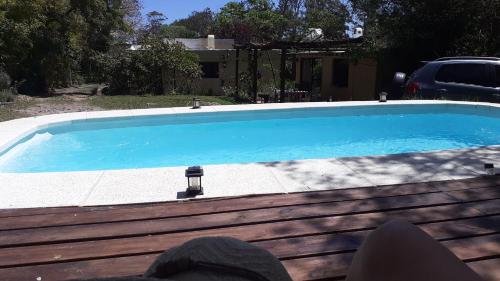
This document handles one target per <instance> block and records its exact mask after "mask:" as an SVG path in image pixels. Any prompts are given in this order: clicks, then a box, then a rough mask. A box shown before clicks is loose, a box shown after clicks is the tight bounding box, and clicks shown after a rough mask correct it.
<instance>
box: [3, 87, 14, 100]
mask: <svg viewBox="0 0 500 281" xmlns="http://www.w3.org/2000/svg"><path fill="white" fill-rule="evenodd" d="M14 98H15V96H14V93H13V92H12V90H10V89H3V90H0V103H2V102H13V101H14Z"/></svg>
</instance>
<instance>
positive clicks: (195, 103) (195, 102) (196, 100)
mask: <svg viewBox="0 0 500 281" xmlns="http://www.w3.org/2000/svg"><path fill="white" fill-rule="evenodd" d="M198 108H201V100H200V99H199V98H193V109H198Z"/></svg>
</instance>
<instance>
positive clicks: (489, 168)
mask: <svg viewBox="0 0 500 281" xmlns="http://www.w3.org/2000/svg"><path fill="white" fill-rule="evenodd" d="M484 170H485V171H486V174H488V175H489V176H494V175H495V165H493V163H486V164H484Z"/></svg>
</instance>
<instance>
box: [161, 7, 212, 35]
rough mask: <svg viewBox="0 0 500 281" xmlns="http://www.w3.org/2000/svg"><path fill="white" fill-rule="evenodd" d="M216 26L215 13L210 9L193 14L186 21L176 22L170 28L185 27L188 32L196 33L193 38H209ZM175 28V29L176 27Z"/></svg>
mask: <svg viewBox="0 0 500 281" xmlns="http://www.w3.org/2000/svg"><path fill="white" fill-rule="evenodd" d="M213 25H214V13H213V12H212V10H210V9H209V8H206V9H205V10H203V11H199V12H197V11H195V12H192V13H191V15H189V16H188V17H187V18H185V19H180V20H176V21H174V22H173V23H172V24H171V25H170V27H172V28H173V29H174V30H175V27H184V28H185V29H186V30H189V31H192V32H194V34H195V35H194V36H193V37H207V36H208V34H209V33H210V30H211V29H212V28H213ZM174 26H175V27H174Z"/></svg>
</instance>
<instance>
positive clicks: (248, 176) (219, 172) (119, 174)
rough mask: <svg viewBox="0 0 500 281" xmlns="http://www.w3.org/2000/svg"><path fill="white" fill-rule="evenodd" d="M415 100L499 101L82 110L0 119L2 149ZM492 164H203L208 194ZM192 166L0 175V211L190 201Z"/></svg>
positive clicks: (451, 157)
mask: <svg viewBox="0 0 500 281" xmlns="http://www.w3.org/2000/svg"><path fill="white" fill-rule="evenodd" d="M410 104H444V105H446V104H450V105H476V106H487V107H494V108H500V105H497V104H488V103H469V102H449V101H392V102H388V103H386V104H381V103H378V102H340V103H289V104H257V105H255V104H252V105H231V106H210V107H203V108H201V109H199V110H192V109H189V108H165V109H143V110H113V111H102V112H81V113H67V114H57V115H47V116H40V117H31V118H23V119H17V120H12V121H7V122H3V123H0V151H2V150H4V149H6V148H8V147H10V146H11V145H13V144H15V143H16V142H18V141H19V140H20V139H22V138H24V137H26V136H28V135H30V134H31V133H33V132H35V131H37V130H40V129H44V128H47V127H48V126H53V125H56V124H61V123H66V122H73V121H79V120H91V119H101V118H112V117H132V116H151V115H172V114H192V113H209V112H231V111H246V110H269V109H298V108H325V107H346V106H373V105H377V106H387V105H410ZM485 162H491V163H495V164H496V165H500V146H489V147H482V148H473V149H458V150H446V151H436V152H426V153H412V154H397V155H387V156H376V157H355V158H340V159H312V160H300V161H286V162H275V163H251V164H227V165H207V166H204V169H205V176H204V178H203V183H204V186H205V195H204V196H203V197H205V198H212V197H225V196H239V195H248V194H265V193H289V192H301V191H313V190H325V189H337V188H352V187H361V186H379V185H387V184H399V183H414V182H425V181H435V180H453V179H463V178H470V177H477V176H479V175H481V174H484V172H483V170H482V165H483V164H484V163H485ZM184 169H185V167H167V168H153V169H128V170H109V171H88V172H87V171H84V172H57V173H0V183H1V184H0V208H27V207H56V206H89V205H110V204H131V203H144V202H159V201H171V200H177V199H183V191H184V190H185V188H186V179H185V177H184Z"/></svg>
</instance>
